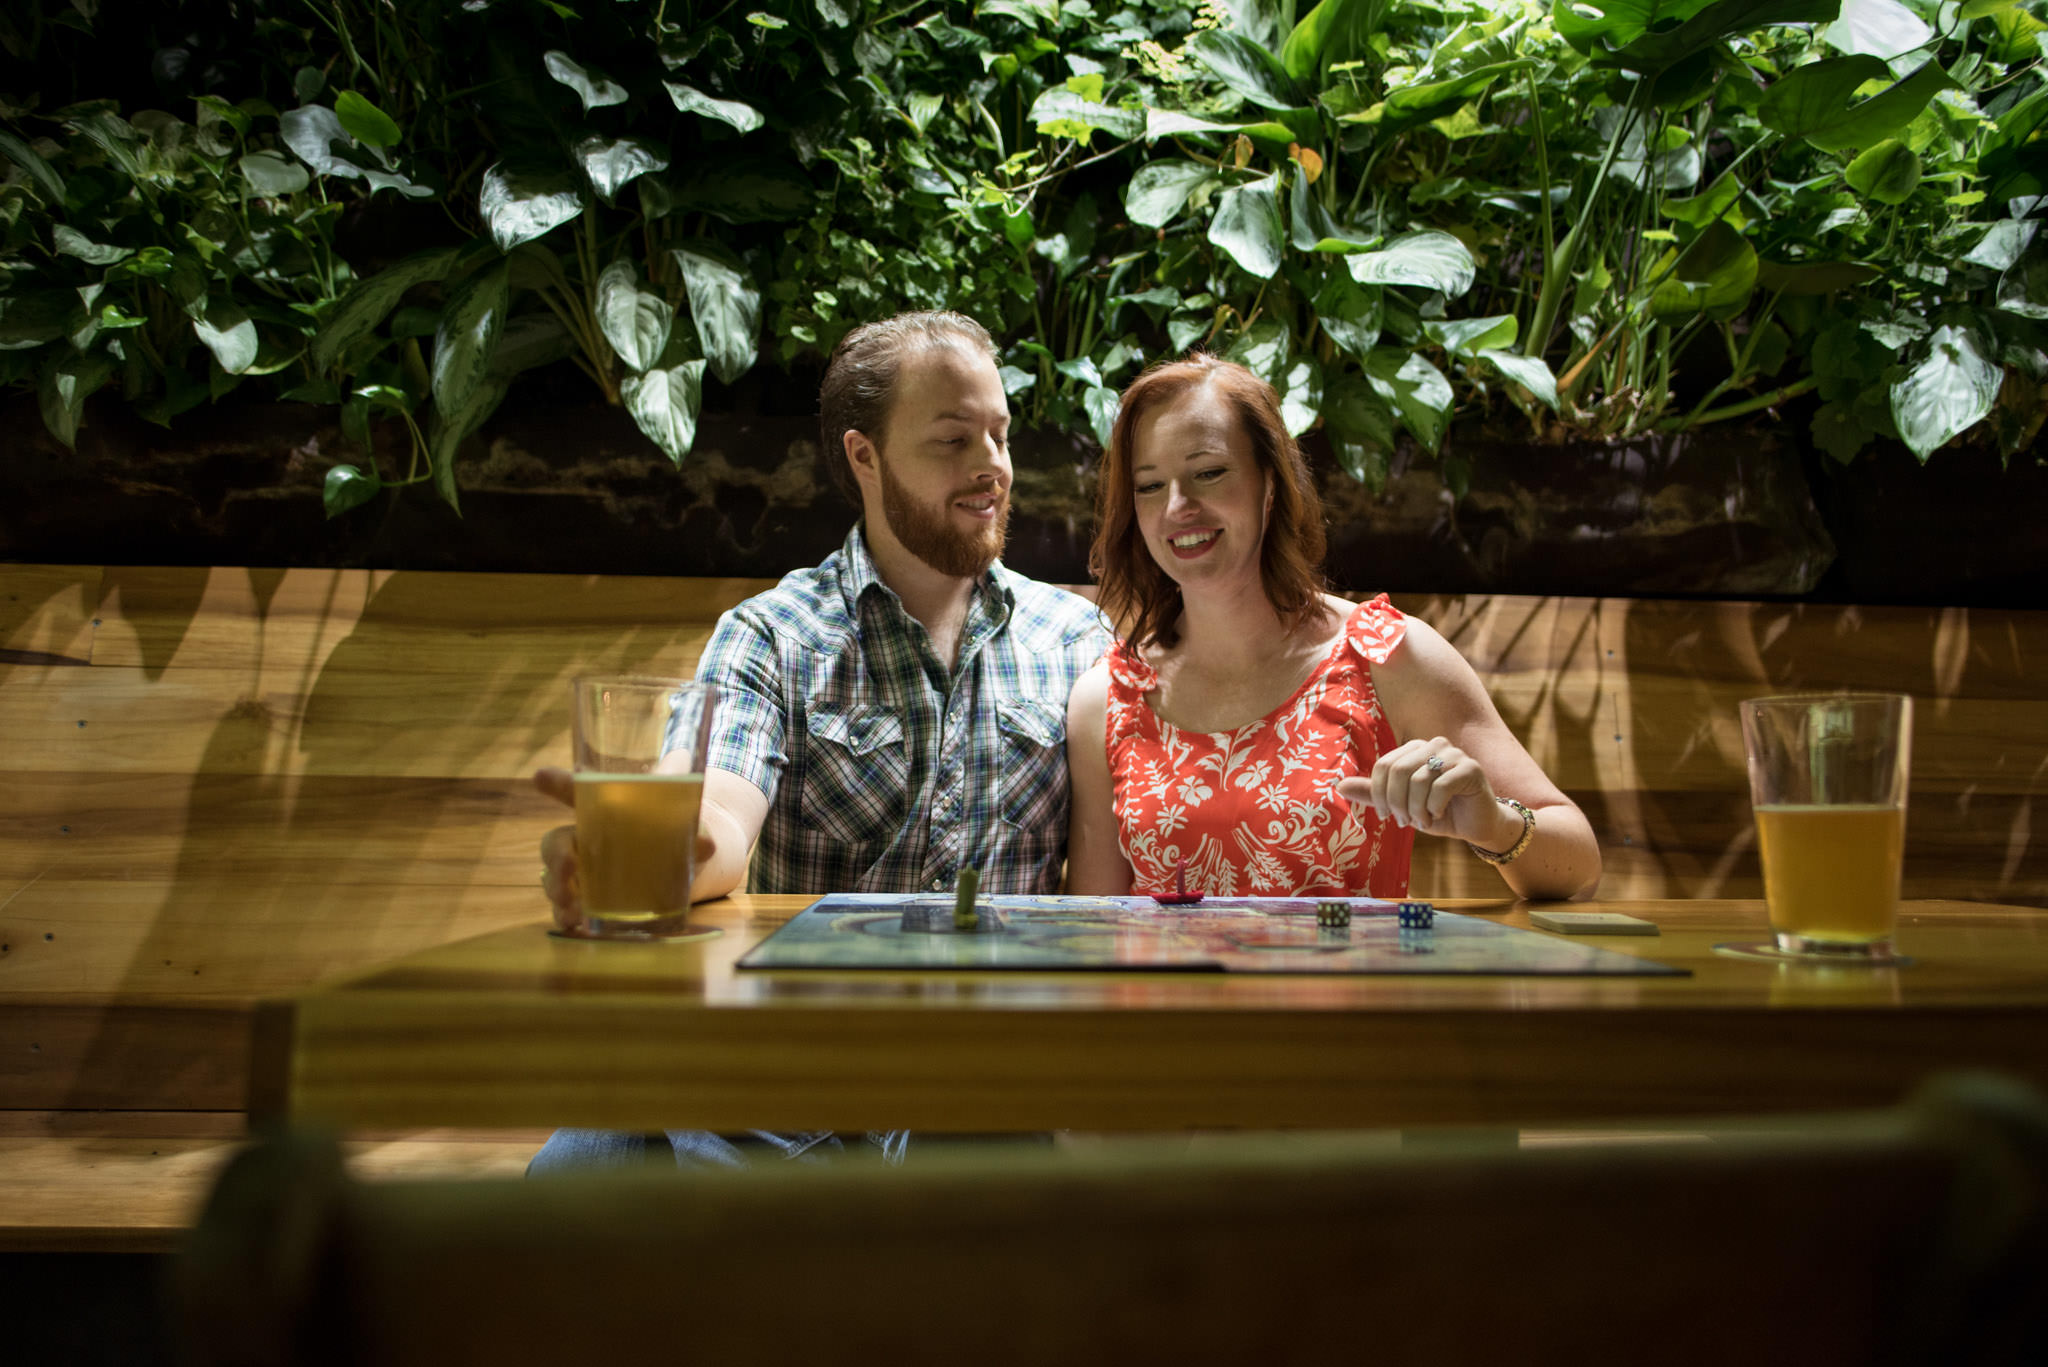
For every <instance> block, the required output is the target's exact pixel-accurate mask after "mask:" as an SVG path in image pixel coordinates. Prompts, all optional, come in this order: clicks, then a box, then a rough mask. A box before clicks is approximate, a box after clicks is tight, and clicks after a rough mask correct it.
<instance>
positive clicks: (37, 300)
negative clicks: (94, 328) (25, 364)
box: [0, 289, 87, 351]
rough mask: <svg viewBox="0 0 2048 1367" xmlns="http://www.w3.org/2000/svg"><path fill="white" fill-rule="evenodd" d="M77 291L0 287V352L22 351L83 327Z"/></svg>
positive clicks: (83, 321) (84, 316)
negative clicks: (0, 288)
mask: <svg viewBox="0 0 2048 1367" xmlns="http://www.w3.org/2000/svg"><path fill="white" fill-rule="evenodd" d="M86 318H87V313H86V308H85V304H84V303H83V302H82V301H81V300H80V298H79V296H78V291H77V290H64V289H58V290H19V289H4V290H0V351H26V350H28V349H30V348H32V347H39V346H41V345H42V344H43V343H45V342H54V341H56V340H57V339H58V338H59V337H65V336H69V335H70V334H71V333H74V332H76V331H78V329H80V328H81V327H84V326H85V322H86Z"/></svg>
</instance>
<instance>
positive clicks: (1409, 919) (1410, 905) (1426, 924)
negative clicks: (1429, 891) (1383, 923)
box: [1400, 902, 1436, 930]
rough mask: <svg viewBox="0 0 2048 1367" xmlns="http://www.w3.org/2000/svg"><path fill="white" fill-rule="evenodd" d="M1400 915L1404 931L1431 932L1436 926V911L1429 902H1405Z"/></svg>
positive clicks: (1402, 904)
mask: <svg viewBox="0 0 2048 1367" xmlns="http://www.w3.org/2000/svg"><path fill="white" fill-rule="evenodd" d="M1400 915H1401V929H1403V930H1429V929H1431V928H1433V927H1434V926H1435V925H1436V909H1435V908H1434V907H1432V906H1430V904H1429V903H1427V902H1403V903H1401V909H1400Z"/></svg>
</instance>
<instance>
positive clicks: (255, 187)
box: [235, 152, 311, 199]
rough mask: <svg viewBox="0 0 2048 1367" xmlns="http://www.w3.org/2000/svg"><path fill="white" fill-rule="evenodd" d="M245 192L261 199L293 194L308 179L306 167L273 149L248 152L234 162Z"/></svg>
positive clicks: (301, 187)
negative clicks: (244, 186)
mask: <svg viewBox="0 0 2048 1367" xmlns="http://www.w3.org/2000/svg"><path fill="white" fill-rule="evenodd" d="M235 165H236V168H237V169H238V170H240V171H241V173H242V179H243V181H244V182H245V183H246V184H247V185H248V187H249V193H250V194H252V195H256V196H258V197H260V198H263V199H280V198H282V197H284V196H285V195H295V194H297V193H298V192H299V191H301V190H303V189H305V188H306V186H307V185H308V184H309V183H311V177H310V176H308V175H307V174H306V168H305V167H303V166H300V165H298V164H296V163H294V162H289V161H286V160H285V159H284V158H283V157H281V156H279V155H278V154H277V153H275V152H251V153H249V154H248V155H247V156H245V157H243V158H242V159H241V160H240V161H238V162H236V163H235Z"/></svg>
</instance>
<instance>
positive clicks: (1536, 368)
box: [1479, 347, 1558, 413]
mask: <svg viewBox="0 0 2048 1367" xmlns="http://www.w3.org/2000/svg"><path fill="white" fill-rule="evenodd" d="M1479 359H1480V360H1482V361H1485V362H1486V363H1487V364H1488V365H1490V366H1492V367H1493V368H1494V369H1495V370H1498V371H1499V372H1500V373H1501V374H1503V375H1505V376H1507V377H1508V378H1509V379H1510V380H1513V381H1514V382H1515V383H1516V384H1518V385H1520V386H1522V388H1524V389H1526V390H1528V391H1529V392H1530V393H1531V394H1534V395H1535V396H1536V397H1537V398H1539V399H1541V400H1542V401H1543V402H1544V403H1545V404H1547V405H1549V408H1550V411H1551V412H1553V413H1555V412H1557V411H1558V402H1557V377H1556V376H1555V375H1553V374H1551V372H1550V365H1549V363H1548V362H1546V361H1545V360H1544V359H1543V358H1542V357H1541V356H1524V355H1523V354H1522V353H1521V352H1519V351H1502V350H1500V349H1499V348H1497V347H1488V348H1486V349H1485V350H1484V351H1481V352H1480V353H1479Z"/></svg>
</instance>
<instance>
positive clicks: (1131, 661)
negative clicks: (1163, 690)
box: [1106, 641, 1159, 693]
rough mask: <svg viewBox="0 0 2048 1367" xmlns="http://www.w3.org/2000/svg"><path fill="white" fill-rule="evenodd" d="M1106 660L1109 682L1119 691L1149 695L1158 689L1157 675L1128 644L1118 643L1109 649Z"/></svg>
mask: <svg viewBox="0 0 2048 1367" xmlns="http://www.w3.org/2000/svg"><path fill="white" fill-rule="evenodd" d="M1106 658H1107V659H1108V661H1109V677H1110V681H1111V682H1112V683H1114V684H1115V685H1116V686H1117V687H1118V688H1119V689H1122V690H1123V691H1125V692H1127V693H1150V692H1151V691H1152V690H1153V689H1155V688H1157V687H1159V675H1158V673H1157V672H1156V671H1154V669H1153V668H1152V666H1151V665H1148V664H1146V663H1145V661H1144V659H1143V658H1142V657H1141V656H1140V655H1139V654H1138V651H1137V648H1136V647H1134V646H1133V645H1131V644H1130V642H1128V641H1118V642H1117V643H1116V644H1115V645H1113V646H1111V647H1110V648H1109V654H1108V656H1107V657H1106Z"/></svg>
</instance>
